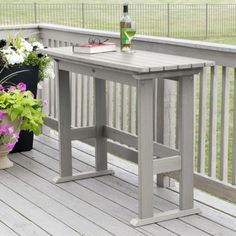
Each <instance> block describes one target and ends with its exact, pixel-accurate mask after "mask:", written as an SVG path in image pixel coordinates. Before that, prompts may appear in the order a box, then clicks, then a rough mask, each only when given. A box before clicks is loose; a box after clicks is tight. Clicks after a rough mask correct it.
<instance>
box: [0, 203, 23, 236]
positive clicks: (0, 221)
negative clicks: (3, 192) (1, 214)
mask: <svg viewBox="0 0 236 236" xmlns="http://www.w3.org/2000/svg"><path fill="white" fill-rule="evenodd" d="M0 201H1V202H2V203H4V204H6V203H5V202H3V201H2V200H1V199H0ZM6 205H7V204H6ZM0 223H1V224H3V225H5V226H6V227H7V228H8V229H9V230H10V231H12V232H13V233H15V234H16V235H19V236H21V235H20V234H19V233H17V232H16V231H15V230H14V229H12V228H11V227H9V226H8V225H7V224H5V222H3V221H2V220H1V219H0ZM0 227H1V225H0ZM4 236H7V235H4Z"/></svg>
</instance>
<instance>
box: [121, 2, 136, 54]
mask: <svg viewBox="0 0 236 236" xmlns="http://www.w3.org/2000/svg"><path fill="white" fill-rule="evenodd" d="M123 13H124V16H123V17H122V18H121V21H120V49H121V51H122V52H129V51H131V41H132V38H133V37H134V35H135V33H136V32H135V30H133V29H132V23H133V22H132V20H131V18H130V17H129V15H128V4H127V3H124V4H123Z"/></svg>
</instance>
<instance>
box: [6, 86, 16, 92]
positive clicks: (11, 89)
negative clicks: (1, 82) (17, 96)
mask: <svg viewBox="0 0 236 236" xmlns="http://www.w3.org/2000/svg"><path fill="white" fill-rule="evenodd" d="M15 90H16V87H15V86H10V87H9V88H8V92H13V91H15Z"/></svg>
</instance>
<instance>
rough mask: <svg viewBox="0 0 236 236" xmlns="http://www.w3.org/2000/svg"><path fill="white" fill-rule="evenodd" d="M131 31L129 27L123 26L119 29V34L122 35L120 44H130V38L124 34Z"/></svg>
mask: <svg viewBox="0 0 236 236" xmlns="http://www.w3.org/2000/svg"><path fill="white" fill-rule="evenodd" d="M129 31H131V29H130V28H123V29H122V31H121V35H122V38H121V40H122V44H130V39H129V38H128V35H127V34H126V32H129Z"/></svg>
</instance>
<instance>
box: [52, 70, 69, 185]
mask: <svg viewBox="0 0 236 236" xmlns="http://www.w3.org/2000/svg"><path fill="white" fill-rule="evenodd" d="M57 99H58V131H59V158H60V161H59V162H60V177H67V176H71V175H72V155H71V137H70V129H71V101H70V79H69V72H68V71H63V70H60V71H59V77H58V98H57ZM55 181H57V179H56V180H55Z"/></svg>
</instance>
